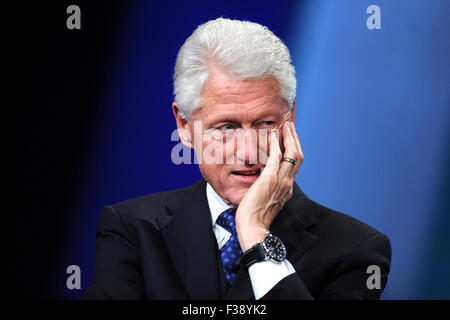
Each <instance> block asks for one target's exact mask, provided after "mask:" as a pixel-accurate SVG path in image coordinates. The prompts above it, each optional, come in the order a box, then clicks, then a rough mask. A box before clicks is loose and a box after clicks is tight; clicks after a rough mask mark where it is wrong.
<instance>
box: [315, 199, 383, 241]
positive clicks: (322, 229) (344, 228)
mask: <svg viewBox="0 0 450 320" xmlns="http://www.w3.org/2000/svg"><path fill="white" fill-rule="evenodd" d="M310 201H311V207H312V209H313V210H314V213H315V215H316V217H317V219H318V223H317V224H316V226H315V233H316V234H320V235H321V236H322V237H325V238H330V239H338V240H339V241H343V242H348V243H349V244H353V245H354V244H356V243H360V242H362V241H365V240H367V239H369V238H371V237H380V238H383V239H384V240H385V241H389V239H388V237H387V236H386V235H385V234H383V233H382V232H380V231H379V230H377V229H376V228H374V227H372V226H370V225H368V224H366V223H364V222H362V221H360V220H358V219H356V218H354V217H352V216H350V215H348V214H345V213H342V212H339V211H336V210H333V209H330V208H327V207H325V206H323V205H320V204H318V203H317V202H315V201H313V200H310Z"/></svg>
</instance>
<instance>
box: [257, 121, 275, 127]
mask: <svg viewBox="0 0 450 320" xmlns="http://www.w3.org/2000/svg"><path fill="white" fill-rule="evenodd" d="M275 124H276V122H275V121H263V122H261V123H260V126H261V127H273V126H274V125H275Z"/></svg>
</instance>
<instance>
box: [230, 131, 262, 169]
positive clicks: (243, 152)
mask: <svg viewBox="0 0 450 320" xmlns="http://www.w3.org/2000/svg"><path fill="white" fill-rule="evenodd" d="M239 130H240V132H238V134H236V140H237V141H235V146H236V151H235V154H236V160H237V164H245V165H247V166H251V165H255V164H257V163H258V134H257V131H256V130H255V129H252V128H249V129H239Z"/></svg>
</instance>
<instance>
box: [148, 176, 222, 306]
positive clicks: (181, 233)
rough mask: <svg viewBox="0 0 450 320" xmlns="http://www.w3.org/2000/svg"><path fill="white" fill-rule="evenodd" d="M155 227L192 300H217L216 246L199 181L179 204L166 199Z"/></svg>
mask: <svg viewBox="0 0 450 320" xmlns="http://www.w3.org/2000/svg"><path fill="white" fill-rule="evenodd" d="M169 200H171V202H170V203H168V204H167V205H166V207H165V208H166V213H167V215H162V216H159V217H157V218H156V219H157V222H158V225H159V226H160V229H161V233H162V235H163V238H164V241H165V242H166V245H167V248H168V250H169V252H170V255H171V257H172V260H173V262H174V265H175V267H176V269H177V271H178V273H179V275H180V277H181V279H182V281H183V283H184V285H185V287H186V289H187V291H188V293H189V296H190V298H191V299H219V298H220V283H219V266H218V260H217V256H218V254H217V252H218V248H217V242H216V239H215V236H214V233H213V230H212V222H211V216H210V213H209V206H208V202H207V199H206V182H205V181H204V180H203V179H202V180H200V181H199V182H197V183H196V184H195V185H193V186H192V187H190V188H187V189H185V190H184V193H183V196H182V198H181V199H180V201H177V199H169Z"/></svg>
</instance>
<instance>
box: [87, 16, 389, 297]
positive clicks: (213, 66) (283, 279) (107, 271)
mask: <svg viewBox="0 0 450 320" xmlns="http://www.w3.org/2000/svg"><path fill="white" fill-rule="evenodd" d="M295 90H296V79H295V71H294V67H293V66H292V64H291V59H290V55H289V51H288V49H287V47H286V46H285V45H284V44H283V43H282V41H281V40H280V39H278V38H277V37H276V36H275V35H274V34H273V33H272V32H271V31H270V30H268V29H267V28H266V27H263V26H261V25H259V24H256V23H251V22H247V21H237V20H228V19H223V18H219V19H216V20H213V21H209V22H207V23H205V24H203V25H201V26H199V27H198V28H197V29H196V30H195V32H194V33H193V34H192V35H191V36H190V37H189V38H188V39H187V40H186V42H185V43H184V45H183V46H182V48H181V49H180V51H179V53H178V57H177V61H176V65H175V73H174V93H175V102H174V103H173V105H172V109H173V113H174V116H175V119H176V123H177V127H178V132H179V135H180V138H181V141H182V143H183V144H185V145H186V146H188V147H190V148H193V149H194V150H195V152H196V155H197V158H198V163H199V168H200V171H201V173H202V175H203V179H202V180H201V181H199V182H197V183H196V184H194V185H193V186H190V187H187V188H184V189H179V190H173V191H169V192H162V193H158V194H152V195H147V196H143V197H139V198H136V199H131V200H128V201H125V202H122V203H119V204H116V205H113V206H107V207H105V209H104V210H103V211H102V214H101V218H100V222H99V226H98V231H97V248H96V255H95V266H94V279H93V281H92V283H91V285H90V287H89V288H88V289H87V291H86V292H85V293H84V295H83V298H85V299H262V298H263V299H378V298H379V297H380V294H381V292H382V290H383V289H384V287H385V285H386V282H387V275H388V273H389V267H390V258H391V248H390V243H389V239H388V238H387V237H386V236H385V235H383V234H382V233H380V232H378V231H377V230H375V229H373V228H372V227H370V226H368V225H366V224H364V223H362V222H360V221H358V220H356V219H354V218H351V217H349V216H347V215H344V214H342V213H339V212H336V211H333V210H331V209H328V208H325V207H323V206H321V205H319V204H317V203H316V202H314V201H312V200H310V199H309V198H308V197H307V196H306V195H305V194H304V193H303V192H302V191H301V189H300V188H299V187H298V185H297V184H295V182H294V178H295V176H296V174H297V172H298V170H299V167H300V165H301V163H302V160H303V153H302V149H301V146H300V142H299V139H298V135H297V133H296V130H295V126H294V121H295V98H296V95H295Z"/></svg>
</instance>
